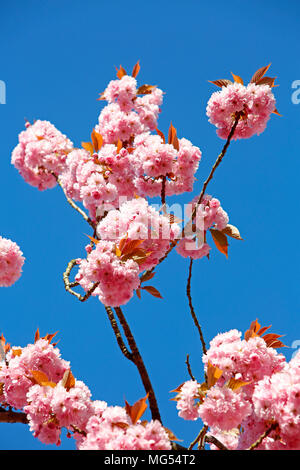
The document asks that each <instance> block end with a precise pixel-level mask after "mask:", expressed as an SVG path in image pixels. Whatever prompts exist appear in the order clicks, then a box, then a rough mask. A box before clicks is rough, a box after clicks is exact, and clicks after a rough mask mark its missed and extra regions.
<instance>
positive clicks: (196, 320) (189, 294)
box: [186, 258, 207, 354]
mask: <svg viewBox="0 0 300 470" xmlns="http://www.w3.org/2000/svg"><path fill="white" fill-rule="evenodd" d="M192 268H193V259H192V258H190V265H189V275H188V280H187V286H186V294H187V296H188V299H189V306H190V311H191V315H192V318H193V320H194V324H195V326H196V328H197V330H198V332H199V336H200V341H201V344H202V350H203V354H206V353H207V349H206V345H205V341H204V337H203V333H202V329H201V326H200V323H199V322H198V319H197V316H196V313H195V310H194V307H193V303H192V296H191V279H192Z"/></svg>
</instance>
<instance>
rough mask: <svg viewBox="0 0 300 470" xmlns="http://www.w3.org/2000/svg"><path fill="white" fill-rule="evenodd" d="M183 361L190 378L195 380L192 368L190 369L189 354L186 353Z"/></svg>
mask: <svg viewBox="0 0 300 470" xmlns="http://www.w3.org/2000/svg"><path fill="white" fill-rule="evenodd" d="M185 363H186V366H187V370H188V373H189V376H190V377H191V379H192V380H196V379H195V377H194V376H193V374H192V369H191V364H190V355H189V354H187V355H186V361H185Z"/></svg>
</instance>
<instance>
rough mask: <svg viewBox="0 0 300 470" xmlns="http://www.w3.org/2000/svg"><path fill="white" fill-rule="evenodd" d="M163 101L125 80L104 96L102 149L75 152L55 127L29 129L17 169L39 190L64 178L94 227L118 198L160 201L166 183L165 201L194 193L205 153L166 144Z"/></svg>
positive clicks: (98, 130)
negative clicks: (161, 128)
mask: <svg viewBox="0 0 300 470" xmlns="http://www.w3.org/2000/svg"><path fill="white" fill-rule="evenodd" d="M162 97H163V92H162V91H161V90H160V89H159V88H157V87H155V86H150V85H142V86H141V87H139V88H138V87H137V81H136V78H135V77H133V76H129V75H123V76H120V78H119V79H118V80H112V81H111V82H110V83H109V85H108V86H107V88H106V90H105V91H104V92H103V93H102V95H101V99H103V100H107V101H108V104H107V105H106V106H105V107H104V108H103V110H102V111H101V113H100V115H99V120H98V124H97V125H96V126H95V129H94V131H93V132H94V133H95V134H96V135H97V136H98V137H99V139H101V144H99V145H98V144H97V147H96V148H93V146H91V145H92V144H89V147H88V149H87V147H86V146H85V145H84V143H83V147H84V148H81V149H80V148H74V147H73V144H72V142H71V141H70V140H69V139H67V137H66V136H64V135H63V134H61V133H60V132H59V131H58V130H57V129H56V128H55V127H54V126H53V125H52V124H51V123H49V122H47V121H36V122H35V123H34V124H32V125H30V124H29V123H28V122H27V123H26V127H27V129H26V130H25V131H23V132H21V133H20V135H19V144H18V145H17V147H16V148H15V149H14V151H13V153H12V163H13V164H14V165H15V167H16V168H17V169H18V170H19V172H20V173H21V175H22V176H23V177H24V179H25V181H27V182H28V183H29V184H31V185H33V186H36V187H38V189H40V190H43V189H47V188H52V187H53V186H55V185H56V182H57V178H58V177H59V180H60V183H61V184H62V186H63V188H64V190H65V191H66V194H67V195H68V197H70V198H72V199H74V200H76V201H80V202H82V203H83V205H84V207H86V208H87V209H88V211H89V216H90V217H91V218H92V219H93V220H95V219H96V217H97V216H103V214H105V213H106V212H107V211H108V210H110V209H111V208H118V207H119V198H120V197H123V196H124V197H127V198H133V197H134V196H135V195H139V196H142V197H147V196H148V197H154V196H159V195H160V194H161V192H162V187H163V184H164V191H165V194H166V195H172V194H181V193H183V192H185V191H192V189H193V184H194V180H195V177H194V174H195V172H196V171H197V168H198V165H199V161H200V159H201V151H200V149H199V148H198V147H195V146H193V145H192V144H191V142H190V141H189V140H187V139H185V138H182V139H178V138H177V135H176V136H175V134H174V136H173V137H174V139H175V140H174V139H171V140H170V139H169V142H168V143H166V142H165V137H164V135H163V134H162V133H161V132H160V131H158V130H157V119H158V115H159V113H160V105H161V103H162ZM172 128H173V127H172ZM151 131H157V132H158V133H157V134H156V133H155V134H154V135H152V134H151ZM107 207H108V208H107Z"/></svg>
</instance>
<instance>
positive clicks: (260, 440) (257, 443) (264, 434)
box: [247, 423, 278, 450]
mask: <svg viewBox="0 0 300 470" xmlns="http://www.w3.org/2000/svg"><path fill="white" fill-rule="evenodd" d="M277 428H278V424H277V423H273V424H271V426H270V427H269V428H268V429H266V431H265V432H264V433H263V434H262V435H261V436H260V437H259V438H258V439H257V441H255V442H254V443H253V444H251V446H250V447H248V449H247V450H254V449H256V448H257V447H258V446H259V445H260V444H261V443H262V441H263V440H264V439H265V438H266V437H267V436H268V435H269V434H270V433H271V432H272V431H274V430H275V429H277Z"/></svg>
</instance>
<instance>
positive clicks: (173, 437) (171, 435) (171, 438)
mask: <svg viewBox="0 0 300 470" xmlns="http://www.w3.org/2000/svg"><path fill="white" fill-rule="evenodd" d="M163 428H164V430H165V431H166V433H167V435H168V438H169V440H170V441H178V442H182V439H178V438H177V437H176V436H175V434H174V433H173V431H171V430H170V429H168V428H166V427H165V426H164V427H163Z"/></svg>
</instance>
